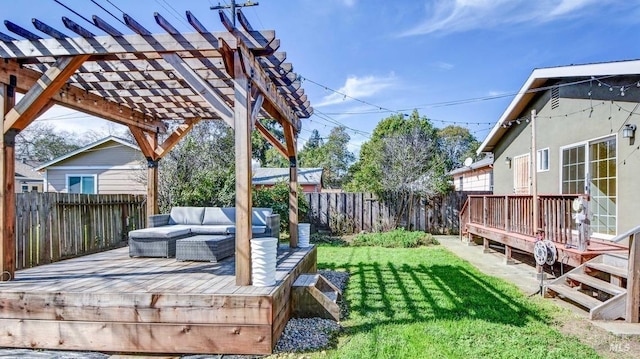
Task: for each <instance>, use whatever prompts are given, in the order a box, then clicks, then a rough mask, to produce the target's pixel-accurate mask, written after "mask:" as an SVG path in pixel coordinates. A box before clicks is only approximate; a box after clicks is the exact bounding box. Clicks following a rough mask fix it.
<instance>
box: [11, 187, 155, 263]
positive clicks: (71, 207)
mask: <svg viewBox="0 0 640 359" xmlns="http://www.w3.org/2000/svg"><path fill="white" fill-rule="evenodd" d="M145 223H146V206H145V197H144V196H142V195H127V194H119V195H84V194H66V193H36V192H30V193H18V194H17V195H16V269H23V268H29V267H34V266H37V265H39V264H43V263H50V262H54V261H58V260H61V259H66V258H70V257H74V256H78V255H84V254H87V253H92V252H96V251H102V250H106V249H111V248H117V247H120V246H122V245H124V244H126V240H127V233H128V232H129V230H131V229H135V228H144V227H145Z"/></svg>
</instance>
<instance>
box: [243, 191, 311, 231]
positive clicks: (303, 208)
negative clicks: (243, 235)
mask: <svg viewBox="0 0 640 359" xmlns="http://www.w3.org/2000/svg"><path fill="white" fill-rule="evenodd" d="M252 200H253V207H266V208H272V209H273V213H277V214H279V215H280V232H287V233H289V184H288V183H286V182H277V183H276V184H275V185H273V186H272V187H262V188H254V189H253V198H252ZM308 211H309V203H307V199H306V198H305V196H304V195H303V194H302V188H301V187H298V219H299V220H300V219H303V218H306V216H307V212H308Z"/></svg>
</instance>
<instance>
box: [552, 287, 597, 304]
mask: <svg viewBox="0 0 640 359" xmlns="http://www.w3.org/2000/svg"><path fill="white" fill-rule="evenodd" d="M547 289H549V290H551V291H553V292H556V293H558V294H560V295H562V296H564V297H566V298H567V299H570V300H572V301H574V302H576V303H578V304H580V305H582V306H584V307H587V308H589V309H593V308H595V307H597V306H598V305H600V304H602V303H603V302H601V301H599V300H598V299H596V298H593V297H591V296H588V295H586V294H584V293H582V292H579V291H577V290H575V289H572V288H571V287H569V286H566V285H560V284H550V285H548V286H547Z"/></svg>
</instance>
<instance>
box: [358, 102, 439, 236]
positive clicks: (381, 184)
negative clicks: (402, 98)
mask: <svg viewBox="0 0 640 359" xmlns="http://www.w3.org/2000/svg"><path fill="white" fill-rule="evenodd" d="M444 162H445V161H444V156H443V152H442V151H441V149H440V138H439V137H438V131H437V129H436V128H434V127H433V125H432V124H431V122H430V121H429V119H427V118H426V117H420V115H419V114H418V112H417V111H414V112H413V113H412V114H411V115H410V116H409V117H406V118H405V116H404V115H402V114H397V115H393V116H390V117H388V118H386V119H384V120H382V121H381V122H380V123H379V124H378V125H377V126H376V128H375V129H374V131H373V134H372V136H371V140H369V141H367V142H366V143H364V144H363V145H362V148H361V151H360V159H359V160H358V162H357V163H356V164H355V165H354V166H353V167H352V169H351V175H352V180H351V182H350V183H349V185H348V186H347V189H348V190H351V191H364V192H369V191H370V192H374V193H376V194H377V195H378V197H379V198H381V199H382V200H383V201H385V202H386V203H387V205H388V206H390V208H392V210H393V212H394V213H395V217H396V220H397V221H398V222H399V221H400V220H401V219H402V217H403V215H404V214H405V213H410V212H411V210H412V205H413V202H414V196H416V195H421V196H426V197H429V196H433V195H435V194H438V193H442V192H445V191H446V190H447V188H448V185H447V178H446V176H445V164H444ZM396 225H397V223H396Z"/></svg>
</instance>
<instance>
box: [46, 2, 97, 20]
mask: <svg viewBox="0 0 640 359" xmlns="http://www.w3.org/2000/svg"><path fill="white" fill-rule="evenodd" d="M53 1H54V2H55V3H57V4H58V5H60V6H62V7H63V8H65V9H67V10H69V11H71V12H72V13H74V14H75V15H76V16H78V17H79V18H81V19H82V20H84V21H86V22H88V23H89V24H91V25H93V26H95V24H94V23H93V21H91V20H89V19H87V18H86V17H84V16H83V15H81V14H80V13H78V12H77V11H75V10H73V9H72V8H70V7H68V6H67V5H65V4H63V3H62V2H60V1H59V0H53Z"/></svg>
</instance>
